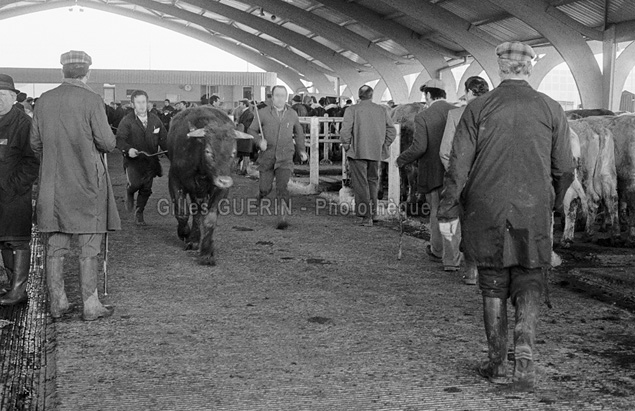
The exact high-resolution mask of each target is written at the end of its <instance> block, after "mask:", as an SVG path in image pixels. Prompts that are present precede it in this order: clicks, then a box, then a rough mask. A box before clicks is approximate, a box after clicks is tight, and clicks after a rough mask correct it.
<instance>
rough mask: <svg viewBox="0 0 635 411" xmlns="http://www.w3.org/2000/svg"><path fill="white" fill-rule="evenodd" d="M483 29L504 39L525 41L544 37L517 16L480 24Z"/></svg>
mask: <svg viewBox="0 0 635 411" xmlns="http://www.w3.org/2000/svg"><path fill="white" fill-rule="evenodd" d="M478 27H479V28H480V29H481V30H483V31H485V32H487V33H489V34H491V35H492V36H494V37H496V38H497V39H499V40H501V42H503V41H514V40H516V41H523V40H529V39H535V38H537V37H542V36H541V34H540V33H538V32H537V31H536V30H534V29H533V28H532V27H531V26H529V25H528V24H527V23H525V22H524V21H522V20H519V19H517V18H515V17H512V18H509V19H505V20H500V21H497V22H494V23H489V24H483V25H481V26H478Z"/></svg>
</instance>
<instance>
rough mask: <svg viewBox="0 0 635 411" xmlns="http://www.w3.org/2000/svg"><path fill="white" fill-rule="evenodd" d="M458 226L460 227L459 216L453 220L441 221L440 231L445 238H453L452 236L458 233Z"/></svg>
mask: <svg viewBox="0 0 635 411" xmlns="http://www.w3.org/2000/svg"><path fill="white" fill-rule="evenodd" d="M458 227H459V219H458V218H457V219H455V220H452V221H447V222H444V223H442V222H439V231H440V232H441V235H442V236H443V238H445V239H446V240H448V241H450V240H452V237H453V236H454V235H455V234H456V232H457V229H458Z"/></svg>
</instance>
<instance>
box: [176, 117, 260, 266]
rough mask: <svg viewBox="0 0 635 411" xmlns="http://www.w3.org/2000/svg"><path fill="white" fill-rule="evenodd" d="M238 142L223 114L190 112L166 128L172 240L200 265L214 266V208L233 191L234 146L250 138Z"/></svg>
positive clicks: (216, 208)
mask: <svg viewBox="0 0 635 411" xmlns="http://www.w3.org/2000/svg"><path fill="white" fill-rule="evenodd" d="M243 136H245V135H244V133H238V132H237V131H235V130H234V124H233V122H232V120H231V119H230V118H229V116H227V114H225V113H224V112H223V111H221V110H218V109H216V108H213V107H195V108H189V109H187V110H184V111H182V112H180V113H178V114H177V115H176V116H175V117H174V118H173V119H172V122H171V123H170V131H169V132H168V141H167V147H168V158H169V159H170V173H169V177H168V179H169V183H168V184H169V190H170V197H171V199H172V204H173V206H174V210H175V216H176V220H177V222H178V227H177V234H178V236H179V238H180V239H181V240H183V241H184V242H185V249H186V250H192V249H194V250H196V249H198V251H199V262H200V263H201V264H203V265H215V264H216V260H215V257H214V239H213V236H214V229H215V227H216V221H217V219H218V206H219V202H220V201H221V200H222V199H224V198H226V196H227V193H228V190H229V188H230V187H231V186H232V185H233V179H232V178H231V176H230V171H231V167H232V164H233V159H234V156H235V153H236V141H235V140H236V138H250V137H243ZM188 200H189V201H188ZM190 215H191V216H192V225H191V226H190V223H189V220H190Z"/></svg>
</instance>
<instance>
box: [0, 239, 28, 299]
mask: <svg viewBox="0 0 635 411" xmlns="http://www.w3.org/2000/svg"><path fill="white" fill-rule="evenodd" d="M13 257H14V258H13V281H11V290H10V291H9V292H8V293H6V294H5V295H3V296H2V297H1V298H0V305H16V304H20V303H23V302H25V301H26V300H27V299H28V297H27V294H26V285H27V283H28V281H29V271H30V268H31V250H15V251H14V254H13Z"/></svg>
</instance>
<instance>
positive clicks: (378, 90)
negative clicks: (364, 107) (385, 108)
mask: <svg viewBox="0 0 635 411" xmlns="http://www.w3.org/2000/svg"><path fill="white" fill-rule="evenodd" d="M387 88H388V87H386V82H385V81H384V80H379V83H377V84H375V87H374V88H373V102H374V103H377V104H381V98H382V97H383V95H384V93H385V92H386V89H387ZM390 97H392V95H391V96H390Z"/></svg>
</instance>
